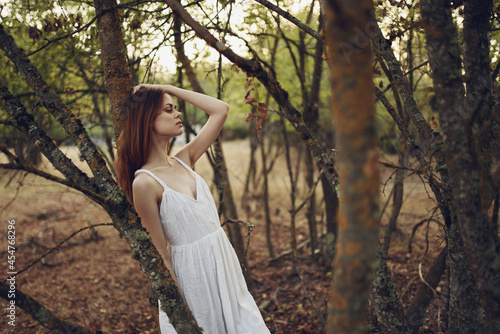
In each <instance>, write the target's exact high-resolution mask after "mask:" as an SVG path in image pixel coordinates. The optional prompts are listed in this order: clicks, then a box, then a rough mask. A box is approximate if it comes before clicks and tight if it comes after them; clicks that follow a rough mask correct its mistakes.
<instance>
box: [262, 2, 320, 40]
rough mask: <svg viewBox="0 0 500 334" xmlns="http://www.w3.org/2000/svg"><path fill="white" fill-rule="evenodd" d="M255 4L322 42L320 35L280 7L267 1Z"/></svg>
mask: <svg viewBox="0 0 500 334" xmlns="http://www.w3.org/2000/svg"><path fill="white" fill-rule="evenodd" d="M255 1H256V2H258V3H260V4H261V5H263V6H265V7H266V8H268V9H270V10H272V11H274V12H276V13H278V14H279V15H281V16H282V17H283V18H284V19H286V20H288V21H290V22H291V23H293V24H295V25H296V26H297V27H298V28H299V29H302V30H303V31H305V32H306V33H308V34H309V35H311V36H312V37H314V38H316V39H317V40H319V41H323V36H321V34H320V33H318V32H317V31H315V30H314V29H312V28H310V27H309V26H307V25H305V24H304V23H302V22H300V21H299V20H298V19H296V18H295V17H294V16H293V15H291V14H290V13H289V12H287V11H284V10H283V9H281V8H280V7H278V6H276V5H274V4H272V3H270V2H269V1H267V0H255Z"/></svg>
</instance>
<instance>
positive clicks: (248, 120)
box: [245, 114, 257, 122]
mask: <svg viewBox="0 0 500 334" xmlns="http://www.w3.org/2000/svg"><path fill="white" fill-rule="evenodd" d="M255 117H257V116H255V115H252V114H247V117H245V122H250V120H251V119H252V118H255Z"/></svg>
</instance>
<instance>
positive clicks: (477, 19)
mask: <svg viewBox="0 0 500 334" xmlns="http://www.w3.org/2000/svg"><path fill="white" fill-rule="evenodd" d="M492 8H493V2H492V1H491V0H467V1H464V29H463V39H464V57H463V63H464V70H465V73H466V77H465V83H466V103H467V108H468V109H469V112H470V114H471V120H470V133H469V136H470V138H471V139H472V140H473V141H474V142H475V144H476V147H477V150H478V155H479V161H480V164H479V166H480V167H481V181H482V192H481V195H482V203H483V209H484V210H488V209H489V207H490V205H491V202H492V201H493V198H494V196H495V189H494V187H493V182H491V175H490V172H491V167H492V157H493V152H494V151H495V150H496V151H498V150H499V148H500V147H499V144H500V143H499V140H500V135H499V133H498V124H497V125H496V127H497V129H496V131H495V130H494V129H495V127H494V126H493V124H495V121H496V120H495V119H494V118H495V115H494V113H493V103H492V102H493V101H492V93H493V80H492V77H491V74H490V65H491V61H490V39H489V33H490V18H491V14H492ZM471 144H472V143H471ZM496 191H498V189H496Z"/></svg>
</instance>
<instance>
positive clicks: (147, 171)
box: [135, 157, 200, 203]
mask: <svg viewBox="0 0 500 334" xmlns="http://www.w3.org/2000/svg"><path fill="white" fill-rule="evenodd" d="M172 158H173V159H175V160H176V161H177V162H179V163H180V164H181V166H183V167H184V168H186V169H187V171H188V172H189V173H191V174H192V175H193V176H194V188H195V189H194V191H195V194H196V197H194V196H191V195H190V194H186V193H183V192H180V191H177V190H174V189H172V188H170V187H169V186H168V185H167V184H166V183H165V181H163V180H162V179H160V178H159V177H158V176H157V175H156V174H155V173H154V172H153V171H151V170H149V169H146V168H141V169H138V170H137V171H136V172H135V174H136V175H137V173H141V172H145V173H146V174H148V175H149V176H151V177H152V178H153V179H155V180H156V182H158V183H159V184H160V185H161V186H162V187H163V193H162V196H163V194H165V192H166V191H167V190H170V191H172V192H174V193H176V194H179V195H183V196H185V197H187V198H189V199H191V200H193V201H195V202H197V201H198V199H199V197H200V191H199V187H198V177H199V175H198V174H197V173H196V172H195V171H194V170H193V169H192V168H190V167H189V166H188V165H187V164H186V163H185V162H184V161H182V160H181V159H179V158H177V157H172ZM162 203H163V199H162Z"/></svg>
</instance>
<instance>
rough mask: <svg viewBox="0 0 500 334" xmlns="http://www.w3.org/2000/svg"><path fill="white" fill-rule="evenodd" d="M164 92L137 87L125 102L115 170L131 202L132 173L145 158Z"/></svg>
mask: <svg viewBox="0 0 500 334" xmlns="http://www.w3.org/2000/svg"><path fill="white" fill-rule="evenodd" d="M164 97H165V91H163V90H161V89H158V88H140V89H139V90H137V91H136V92H135V93H134V94H132V95H131V96H130V97H129V98H128V100H127V102H126V107H127V111H126V114H125V120H124V124H123V130H122V132H121V134H120V137H119V138H118V140H117V143H116V144H117V145H116V146H117V152H116V161H115V163H116V171H117V173H118V185H119V187H120V188H121V189H122V190H123V191H124V192H125V194H126V195H127V197H128V199H129V201H130V202H131V203H133V194H132V182H133V181H134V173H135V171H136V170H138V169H140V168H141V167H142V166H143V165H144V164H145V163H146V161H147V159H148V157H149V152H150V150H151V134H152V133H151V131H152V127H153V121H154V119H155V117H156V116H157V115H158V113H159V112H160V111H161V109H162V108H163V104H164Z"/></svg>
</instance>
